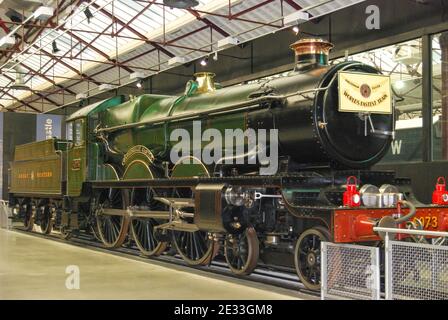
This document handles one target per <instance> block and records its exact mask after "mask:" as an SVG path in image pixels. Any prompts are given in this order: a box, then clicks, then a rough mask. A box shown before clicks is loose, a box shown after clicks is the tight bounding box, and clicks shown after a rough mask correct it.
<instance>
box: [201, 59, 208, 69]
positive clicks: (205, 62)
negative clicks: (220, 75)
mask: <svg viewBox="0 0 448 320" xmlns="http://www.w3.org/2000/svg"><path fill="white" fill-rule="evenodd" d="M200 64H201V66H203V67H205V66H207V65H208V57H205V58H203V59H202V60H201V62H200Z"/></svg>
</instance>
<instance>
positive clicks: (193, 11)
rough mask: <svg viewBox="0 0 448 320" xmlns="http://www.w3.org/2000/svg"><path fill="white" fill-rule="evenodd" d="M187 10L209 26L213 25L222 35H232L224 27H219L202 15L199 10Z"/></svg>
mask: <svg viewBox="0 0 448 320" xmlns="http://www.w3.org/2000/svg"><path fill="white" fill-rule="evenodd" d="M187 11H188V12H189V13H191V14H192V15H193V16H195V17H196V19H198V20H199V21H202V22H204V23H205V24H206V25H208V26H209V27H211V28H212V29H214V30H215V31H217V32H218V33H220V34H221V35H222V36H224V37H230V34H229V33H228V32H227V31H225V30H224V29H222V28H221V27H218V26H217V25H216V24H214V23H213V22H211V21H210V20H209V19H207V18H204V17H201V15H200V13H199V12H197V11H196V10H193V9H187Z"/></svg>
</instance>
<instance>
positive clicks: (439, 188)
mask: <svg viewBox="0 0 448 320" xmlns="http://www.w3.org/2000/svg"><path fill="white" fill-rule="evenodd" d="M432 203H433V204H438V205H448V191H446V182H445V178H444V177H439V178H437V183H436V189H435V190H434V192H433V193H432Z"/></svg>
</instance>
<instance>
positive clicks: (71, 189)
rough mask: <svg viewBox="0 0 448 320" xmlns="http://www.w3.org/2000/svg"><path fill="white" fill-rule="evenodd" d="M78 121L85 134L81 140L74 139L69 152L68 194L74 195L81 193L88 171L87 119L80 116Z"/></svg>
mask: <svg viewBox="0 0 448 320" xmlns="http://www.w3.org/2000/svg"><path fill="white" fill-rule="evenodd" d="M76 121H78V122H80V123H81V129H82V131H81V132H83V134H82V137H81V139H80V141H79V142H76V141H74V142H73V144H72V145H71V147H70V148H69V150H68V152H67V195H69V196H72V197H77V196H80V195H81V191H82V185H83V183H84V181H86V171H87V161H86V158H87V146H86V139H85V137H86V130H87V128H86V127H87V126H86V120H85V119H84V118H78V119H76ZM75 135H76V134H75Z"/></svg>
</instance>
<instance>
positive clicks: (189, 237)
mask: <svg viewBox="0 0 448 320" xmlns="http://www.w3.org/2000/svg"><path fill="white" fill-rule="evenodd" d="M173 243H174V246H175V247H176V249H177V252H178V253H179V255H180V256H181V257H182V259H184V260H185V261H186V262H187V263H188V264H189V265H193V266H197V265H207V264H209V263H210V261H211V260H212V258H213V255H214V252H215V241H213V239H210V236H209V234H208V232H204V231H196V232H186V231H173Z"/></svg>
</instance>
